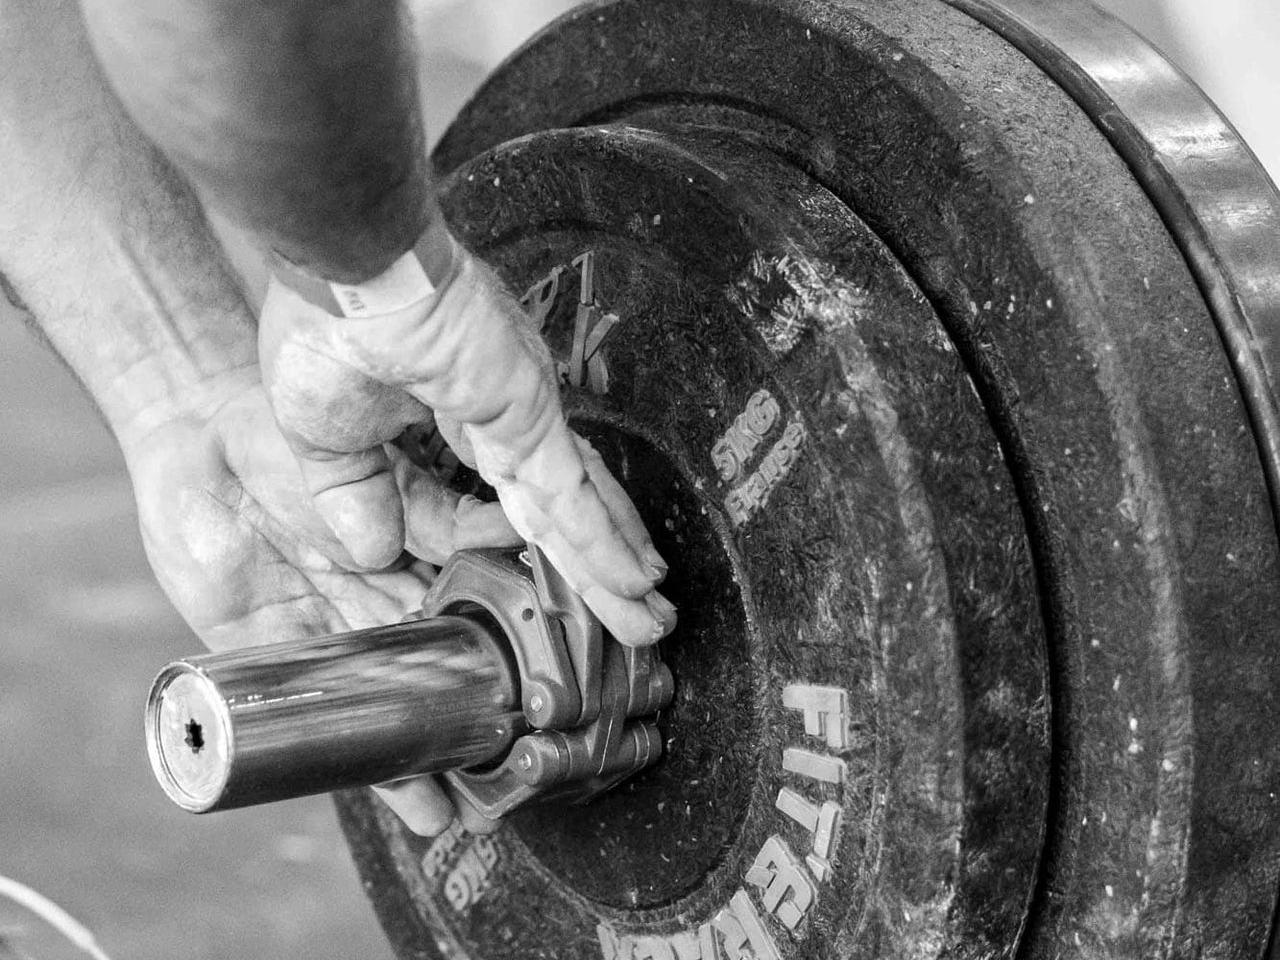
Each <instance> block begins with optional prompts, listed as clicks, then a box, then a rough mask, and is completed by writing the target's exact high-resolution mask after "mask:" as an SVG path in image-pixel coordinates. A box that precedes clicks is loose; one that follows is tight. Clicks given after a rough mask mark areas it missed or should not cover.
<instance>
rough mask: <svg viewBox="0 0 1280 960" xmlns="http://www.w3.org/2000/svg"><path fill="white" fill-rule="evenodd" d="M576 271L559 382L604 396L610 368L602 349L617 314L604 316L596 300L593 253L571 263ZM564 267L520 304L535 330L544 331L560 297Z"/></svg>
mask: <svg viewBox="0 0 1280 960" xmlns="http://www.w3.org/2000/svg"><path fill="white" fill-rule="evenodd" d="M573 266H575V267H577V268H578V278H579V279H578V301H577V307H576V311H575V313H574V320H573V342H572V344H571V346H570V349H569V357H568V359H567V360H566V359H560V358H557V359H556V371H557V374H558V376H559V377H560V380H561V381H562V382H564V383H568V384H569V385H570V386H574V387H587V388H588V389H589V390H591V392H592V393H595V394H598V395H600V396H603V395H604V394H606V393H608V392H609V367H608V364H607V363H606V362H605V355H604V350H603V347H604V345H605V341H606V340H607V339H608V338H609V335H610V334H611V333H613V331H614V329H615V328H617V326H618V324H619V323H620V322H621V321H620V320H619V318H618V315H617V314H616V313H606V312H605V311H604V309H603V308H602V307H601V306H600V304H599V303H598V302H597V299H596V281H595V269H596V259H595V252H594V251H591V250H588V251H587V252H586V253H583V254H580V255H579V256H577V257H575V258H574V259H573ZM568 269H569V268H568V267H567V266H559V267H556V268H555V269H553V270H552V271H551V272H550V273H549V274H547V276H545V277H543V278H542V279H541V280H539V281H538V282H537V283H535V284H534V285H533V286H532V287H530V288H529V289H528V290H527V291H526V292H525V295H524V296H523V297H521V298H520V303H521V304H523V305H524V308H525V310H527V311H528V313H529V316H530V318H531V319H532V321H533V326H534V329H535V330H538V331H539V332H541V331H542V330H543V329H545V327H546V325H547V321H548V320H549V319H550V317H551V311H552V310H553V309H554V308H555V305H556V301H557V300H558V298H559V296H560V292H561V290H560V288H561V281H562V280H563V279H564V275H565V273H566V272H568Z"/></svg>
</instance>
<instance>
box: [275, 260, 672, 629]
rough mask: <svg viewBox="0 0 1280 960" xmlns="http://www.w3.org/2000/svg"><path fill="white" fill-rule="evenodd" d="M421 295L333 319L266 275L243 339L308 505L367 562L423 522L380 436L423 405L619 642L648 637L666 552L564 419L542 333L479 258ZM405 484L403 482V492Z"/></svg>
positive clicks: (392, 552) (662, 603)
mask: <svg viewBox="0 0 1280 960" xmlns="http://www.w3.org/2000/svg"><path fill="white" fill-rule="evenodd" d="M462 257H463V260H462V264H461V268H460V272H459V273H458V274H457V276H456V278H455V279H454V280H453V282H452V283H451V284H450V285H449V286H448V287H446V288H445V290H444V292H443V294H442V295H441V297H440V299H439V301H438V302H437V303H435V305H434V308H433V309H428V306H427V305H424V304H415V305H412V306H409V307H406V308H404V309H401V310H397V311H394V312H391V313H386V314H383V315H381V316H378V317H374V318H367V319H337V318H334V317H332V316H330V315H329V314H328V313H326V312H325V311H324V310H322V309H320V308H318V307H315V306H313V305H311V304H310V303H308V302H307V301H305V300H303V299H302V298H301V297H299V296H298V295H297V294H296V293H294V292H293V291H292V290H291V289H289V288H288V287H286V286H284V285H283V284H280V283H278V282H274V281H273V283H272V285H271V287H270V288H269V289H268V291H267V297H266V302H265V303H264V306H263V310H262V316H261V319H260V324H259V327H260V334H259V352H260V357H261V362H262V365H263V371H264V379H265V382H266V385H267V390H268V394H269V396H270V398H271V402H272V406H273V408H274V409H275V414H276V419H277V421H278V422H279V424H280V426H281V428H282V430H283V432H284V435H285V437H286V438H287V439H288V441H289V443H290V446H292V448H293V450H294V452H295V453H296V454H297V457H298V462H299V464H300V466H301V469H302V475H303V477H304V478H305V480H306V484H307V487H308V489H309V490H310V492H311V494H312V496H313V498H314V503H315V506H316V509H317V511H318V512H319V514H320V515H321V516H322V517H324V519H325V520H326V521H327V522H328V524H329V526H330V527H331V529H332V530H333V531H334V533H335V534H336V536H337V538H338V539H339V540H340V541H341V542H342V543H343V544H344V545H345V546H346V548H347V549H348V550H349V551H350V552H351V555H352V556H353V557H355V558H356V559H357V560H358V561H359V562H360V563H362V564H364V565H366V566H368V567H371V568H376V567H380V566H382V565H385V564H386V563H389V562H390V561H391V560H393V559H394V558H395V557H397V556H398V555H399V554H400V552H401V550H403V549H404V548H405V547H406V546H407V547H408V549H409V550H410V552H412V553H419V545H420V543H421V542H422V540H423V539H425V537H426V536H427V531H426V530H425V529H424V527H423V524H422V518H421V511H420V508H419V506H418V504H417V503H416V499H415V498H416V496H417V491H415V490H412V489H410V490H408V491H406V490H405V489H404V487H403V484H398V483H397V482H396V479H397V478H396V470H395V469H394V465H393V463H392V461H391V459H390V458H389V456H388V454H387V452H386V443H387V442H388V441H389V440H391V439H393V438H394V437H396V436H398V435H399V434H400V433H401V432H402V431H403V430H404V429H405V427H407V426H409V425H410V424H412V423H414V422H416V421H419V420H422V419H424V418H425V417H426V415H427V412H428V408H430V410H432V411H434V414H435V417H436V422H437V423H438V424H439V425H440V427H441V430H442V431H443V432H444V433H445V435H446V438H447V439H448V440H449V441H450V445H451V446H453V448H454V451H455V452H456V453H457V454H458V455H459V456H460V457H462V458H463V459H464V460H467V461H468V462H470V463H472V464H473V465H474V466H475V467H476V468H477V469H478V470H479V472H480V475H481V476H482V477H483V478H484V479H485V480H486V481H487V482H488V483H490V484H491V485H492V486H493V487H494V489H495V490H496V491H497V493H498V498H499V500H500V501H501V503H502V506H503V508H504V509H505V510H506V515H507V517H508V518H509V520H510V521H511V525H512V526H513V527H514V528H515V529H516V531H517V532H518V533H519V534H520V535H521V536H522V537H523V538H524V539H526V540H529V541H532V542H534V543H536V544H537V545H538V546H539V547H541V548H542V550H543V551H544V552H545V553H546V555H547V557H548V559H550V561H551V562H552V564H554V565H555V567H556V569H557V570H559V571H560V573H561V574H562V575H563V576H564V577H565V578H566V580H567V581H568V582H569V584H570V585H571V586H572V587H573V588H574V589H575V590H577V592H578V593H580V594H581V595H582V597H583V599H584V600H585V601H586V603H587V605H588V606H589V607H590V608H591V609H592V611H593V612H594V613H595V614H596V615H597V616H598V617H599V618H600V620H601V622H602V623H603V624H604V626H605V627H606V628H607V629H608V630H609V631H610V632H611V633H612V634H613V635H614V636H615V637H616V638H617V639H619V640H621V641H622V642H623V643H628V644H633V645H638V644H647V643H653V642H655V641H657V640H658V639H659V638H661V637H662V636H664V635H665V634H666V633H668V632H670V630H671V629H672V628H673V627H674V625H675V608H674V607H672V605H671V604H670V603H669V602H668V601H667V600H666V599H665V598H664V597H662V596H661V595H660V594H658V593H657V591H656V590H655V589H654V586H655V584H657V583H658V582H660V581H661V579H662V577H663V575H664V574H665V572H666V564H665V563H664V562H663V560H662V558H661V556H660V555H659V554H658V552H657V551H656V550H655V549H654V546H653V543H652V541H651V540H650V539H649V535H648V533H647V532H646V531H645V529H644V524H643V523H642V521H641V520H640V517H639V515H638V514H637V513H636V510H635V507H634V506H633V505H632V503H631V501H630V499H629V498H628V497H627V495H626V493H625V492H624V491H623V490H622V488H621V486H620V485H619V484H618V483H617V481H616V480H615V479H614V478H613V477H612V476H611V475H610V474H609V471H608V469H607V467H605V465H604V462H603V461H602V460H601V459H600V457H599V456H598V455H597V454H596V453H595V451H594V450H592V449H591V447H590V445H589V444H587V443H586V441H584V440H583V439H582V438H580V437H578V436H576V435H575V434H574V433H573V432H572V431H571V430H570V429H569V428H568V425H567V424H566V422H565V418H564V414H563V412H562V410H561V406H560V398H559V392H558V388H557V386H556V382H555V378H554V375H553V373H552V368H551V363H550V358H549V356H548V354H547V350H546V347H545V345H544V344H543V343H542V341H541V340H540V339H539V338H538V336H537V334H536V333H535V332H534V331H533V330H532V329H531V327H530V325H529V323H528V322H527V318H526V317H525V315H524V312H523V311H522V310H521V308H520V306H519V305H518V304H517V303H516V301H515V300H514V299H513V298H512V297H511V296H510V295H509V294H507V293H506V292H505V291H504V290H503V289H502V287H501V285H500V283H499V281H498V280H497V278H496V277H494V276H493V274H492V273H491V272H490V271H488V270H487V269H486V268H485V267H483V266H482V265H481V264H480V263H479V261H477V260H476V259H475V258H473V257H471V256H470V255H468V254H466V253H463V254H462ZM406 494H407V495H406Z"/></svg>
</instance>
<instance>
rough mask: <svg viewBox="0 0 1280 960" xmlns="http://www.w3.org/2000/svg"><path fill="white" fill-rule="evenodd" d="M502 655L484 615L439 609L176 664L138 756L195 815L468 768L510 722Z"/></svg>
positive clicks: (511, 731) (159, 686) (489, 753)
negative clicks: (421, 616)
mask: <svg viewBox="0 0 1280 960" xmlns="http://www.w3.org/2000/svg"><path fill="white" fill-rule="evenodd" d="M509 657H510V654H509V648H508V646H507V644H506V640H505V638H504V637H503V636H502V634H501V632H500V631H499V629H498V628H497V626H496V625H495V624H492V623H491V622H488V621H486V620H484V619H482V618H480V617H478V616H477V617H471V616H443V617H434V618H430V619H425V620H416V621H411V622H407V623H402V624H396V625H393V626H388V627H379V628H376V629H372V630H360V631H356V632H353V633H345V634H338V635H336V636H329V637H321V638H319V639H314V640H303V641H296V642H288V643H280V644H270V645H266V646H261V647H253V648H250V649H245V650H237V651H233V652H230V653H220V654H208V655H204V656H197V657H191V658H188V659H184V660H179V661H176V662H174V663H171V664H169V665H168V666H166V667H165V668H164V669H163V670H162V671H161V672H160V674H159V676H158V677H157V678H156V680H155V682H154V684H153V685H152V688H151V694H150V697H149V698H148V702H147V710H146V728H147V729H146V742H147V751H148V754H149V756H150V759H151V765H152V768H153V770H154V772H155V774H156V778H157V779H158V780H159V781H160V784H161V786H163V787H164V790H165V792H166V793H167V794H168V795H169V797H170V798H171V799H172V800H173V801H174V802H175V803H177V804H178V805H179V806H181V807H183V808H184V809H186V810H190V811H192V812H196V813H205V812H209V811H213V810H224V809H230V808H233V807H243V806H249V805H252V804H258V803H269V802H272V801H276V800H285V799H289V798H292V797H299V796H305V795H307V794H314V793H324V792H328V791H330V790H338V789H344V788H348V787H356V786H364V785H369V784H375V783H381V782H385V781H388V780H396V779H402V778H405V777H409V776H414V775H418V774H424V773H432V772H437V771H441V770H448V769H460V768H467V767H473V766H476V765H479V764H483V763H485V762H486V761H488V760H492V759H493V758H495V757H497V756H498V755H499V754H501V753H503V752H504V751H505V750H507V749H508V748H509V747H510V745H511V742H512V740H513V739H514V737H515V735H516V733H518V732H519V729H521V728H520V722H521V721H520V715H519V713H518V710H519V681H518V677H517V673H516V671H515V668H514V665H513V664H512V663H511V662H510V659H509Z"/></svg>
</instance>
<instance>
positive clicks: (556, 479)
mask: <svg viewBox="0 0 1280 960" xmlns="http://www.w3.org/2000/svg"><path fill="white" fill-rule="evenodd" d="M484 439H485V438H484V436H483V432H482V431H473V443H474V444H475V446H476V448H477V451H478V458H479V460H480V462H484V461H485V460H486V459H487V458H488V457H489V456H490V451H488V450H486V449H483V447H482V444H483V443H484ZM497 481H498V482H497V483H496V484H495V488H496V489H497V491H498V496H499V498H500V499H501V500H502V504H503V506H504V507H505V508H506V510H507V514H508V516H509V517H510V519H511V522H512V525H513V526H514V527H515V528H516V529H517V530H518V531H520V532H521V534H522V535H524V536H525V537H527V538H528V539H530V540H532V541H533V542H534V543H536V544H537V545H538V546H539V547H541V548H542V550H543V551H544V552H545V553H546V555H547V558H548V559H549V560H550V561H551V563H552V565H554V566H555V568H556V569H557V570H558V571H559V572H560V573H561V575H562V576H564V578H565V579H566V581H568V583H569V585H570V586H571V587H572V588H573V589H575V590H576V591H577V592H578V593H580V594H581V595H582V598H583V600H584V601H586V603H587V606H588V607H590V608H591V610H592V612H593V613H595V615H596V616H597V617H599V618H600V622H601V623H602V624H603V625H604V626H605V628H606V629H607V630H608V631H609V632H610V633H611V634H613V636H614V637H615V638H617V639H618V640H619V641H621V642H622V643H626V644H630V645H635V646H638V645H643V644H649V643H655V642H657V641H658V640H659V639H661V638H662V637H663V636H665V635H666V634H668V633H670V632H671V630H672V629H674V627H675V621H676V614H675V608H674V607H673V606H672V605H671V603H670V602H669V601H668V600H667V599H666V598H665V597H663V596H661V595H660V594H658V593H657V592H656V591H654V589H653V588H654V585H655V584H656V583H657V582H659V581H660V580H661V578H662V577H663V576H664V575H665V573H666V570H667V565H666V563H665V562H664V561H663V559H662V557H661V556H660V555H659V554H658V552H657V550H656V549H654V547H653V544H652V541H650V539H649V535H648V533H647V532H645V529H644V524H643V523H642V521H641V520H640V516H639V514H638V513H637V512H636V509H635V506H634V505H633V504H632V503H631V501H630V498H629V497H627V495H626V492H625V491H624V490H623V489H622V487H621V485H620V484H618V482H617V480H615V479H614V478H613V477H612V475H611V474H610V473H609V471H608V468H607V467H606V466H605V464H604V461H603V460H602V459H601V458H600V457H599V455H598V454H597V453H596V451H595V450H594V449H592V448H591V446H590V445H589V444H587V443H586V441H584V440H581V438H577V437H575V436H574V435H573V434H572V433H571V432H570V431H569V429H568V427H567V426H562V427H561V428H560V429H559V430H557V431H553V432H552V433H550V434H549V435H548V437H547V440H546V441H545V442H544V443H543V444H541V445H539V447H538V449H537V450H536V451H535V453H534V455H533V456H532V457H530V458H528V459H527V460H526V461H524V462H523V463H521V464H520V465H519V466H518V467H517V469H516V473H515V476H514V478H506V479H505V480H504V479H503V478H497ZM597 481H598V483H597Z"/></svg>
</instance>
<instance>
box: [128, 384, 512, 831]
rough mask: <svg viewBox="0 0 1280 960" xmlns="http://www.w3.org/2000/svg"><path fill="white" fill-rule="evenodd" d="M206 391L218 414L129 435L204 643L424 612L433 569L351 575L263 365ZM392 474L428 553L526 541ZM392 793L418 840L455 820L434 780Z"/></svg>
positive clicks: (490, 515) (190, 618)
mask: <svg viewBox="0 0 1280 960" xmlns="http://www.w3.org/2000/svg"><path fill="white" fill-rule="evenodd" d="M207 395H208V403H207V405H206V408H205V409H206V410H207V412H205V413H197V412H192V411H187V412H185V413H184V414H183V415H181V416H179V417H176V418H175V419H173V420H171V421H168V422H165V423H161V424H159V425H157V426H155V427H153V428H151V429H149V430H148V431H147V432H146V433H144V434H141V435H134V434H131V433H128V432H126V433H124V434H122V436H121V441H122V447H123V449H124V451H125V457H126V460H127V462H128V465H129V471H130V474H131V475H132V479H133V484H134V490H135V495H136V498H137V502H138V514H139V518H140V522H141V527H142V537H143V543H144V545H145V546H146V550H147V555H148V558H149V559H150V561H151V565H152V567H153V568H154V569H155V573H156V576H157V578H158V579H159V580H160V583H161V585H162V586H163V587H164V588H165V591H166V592H167V593H168V594H169V597H170V598H171V599H172V600H173V602H174V604H175V606H177V608H178V610H179V612H180V613H181V614H182V615H183V616H184V617H185V618H186V620H187V622H188V623H190V624H191V626H192V628H193V629H194V630H195V631H196V633H197V634H199V636H200V638H201V639H202V640H203V641H204V642H205V643H206V644H207V645H208V646H209V647H211V648H212V649H215V650H217V649H227V648H232V647H241V646H245V645H248V644H256V643H266V642H275V641H282V640H293V639H299V638H304V637H311V636H317V635H321V634H326V633H338V632H342V631H346V630H354V629H360V628H363V627H372V626H380V625H382V624H386V623H394V622H396V621H398V620H400V619H402V618H403V617H404V616H405V614H406V613H409V612H410V611H413V610H416V609H418V608H419V607H420V606H421V604H422V598H423V595H424V594H425V593H426V590H427V587H428V586H429V585H430V583H431V581H432V579H433V575H434V571H433V569H432V568H431V567H430V566H429V565H428V564H426V563H423V562H406V560H407V558H405V559H401V558H396V559H397V561H398V562H397V563H395V564H392V565H390V566H389V568H388V569H385V570H377V571H372V570H355V569H352V568H353V567H354V566H356V565H355V564H354V563H353V562H352V561H351V559H350V557H349V556H348V554H347V552H346V550H345V549H344V548H343V546H342V545H341V544H340V543H339V542H338V541H337V539H336V538H335V537H334V536H333V534H332V533H331V532H330V531H329V528H328V526H327V525H326V524H325V523H324V521H323V520H321V519H320V517H319V516H318V515H317V514H316V513H315V511H314V509H312V507H311V501H310V497H309V496H308V495H307V492H306V489H305V487H304V486H303V482H302V476H301V474H300V472H299V470H298V466H297V463H296V461H295V460H294V457H293V454H292V453H291V452H290V450H289V448H288V446H287V445H286V444H285V442H284V439H283V437H281V435H280V432H279V430H278V428H277V427H276V424H275V421H274V418H273V416H272V413H271V409H270V407H269V405H268V404H267V399H266V394H265V393H264V392H263V390H262V387H261V384H260V383H259V378H258V371H257V368H256V367H249V368H246V369H241V370H238V371H235V372H233V373H230V374H227V375H226V376H225V377H223V378H222V380H221V382H220V383H219V384H218V385H217V386H216V387H211V388H209V389H208V391H207ZM393 473H394V475H395V476H396V477H397V478H398V481H399V483H400V484H401V485H402V486H403V488H404V490H405V492H406V497H407V498H411V499H412V501H413V503H414V504H415V510H417V511H418V513H417V515H416V517H417V519H418V520H420V526H421V527H422V528H423V529H424V530H426V531H427V532H428V535H429V543H428V544H427V546H426V549H425V552H427V553H431V554H433V555H438V556H443V555H447V554H449V553H451V552H453V550H454V549H460V548H463V547H468V546H503V545H510V544H515V543H518V542H519V538H518V537H517V536H516V534H515V533H514V531H512V530H511V528H510V527H509V526H508V525H507V523H506V521H505V520H504V519H503V517H502V513H501V510H500V508H498V507H497V506H496V505H480V504H478V503H476V502H475V501H470V502H468V501H469V498H465V497H464V498H459V497H458V496H457V495H456V494H453V493H450V492H448V491H445V490H442V489H440V488H438V487H436V486H434V485H433V483H432V481H431V478H430V477H428V476H427V475H425V474H423V473H421V472H420V471H418V470H416V469H415V468H413V467H412V466H410V465H408V464H407V463H401V462H399V461H397V462H396V463H395V464H394V466H393ZM379 792H380V793H381V794H382V795H383V797H384V799H385V800H386V801H387V802H388V804H389V805H390V806H391V807H392V809H393V810H395V812H396V813H397V814H398V815H399V816H400V817H401V819H403V820H404V821H405V823H406V824H407V825H408V826H409V827H410V829H412V830H415V831H416V832H419V833H422V834H425V835H434V834H437V833H439V832H441V831H442V830H444V829H445V828H446V827H447V826H448V825H449V823H450V822H451V821H452V820H453V817H454V809H453V804H452V803H451V801H450V800H449V799H448V797H447V796H446V795H445V793H444V792H443V790H442V789H441V788H440V786H439V785H438V783H437V782H436V780H435V778H434V777H420V778H416V779H413V780H406V781H402V782H400V783H397V784H395V785H394V786H391V787H389V788H386V789H383V790H380V791H379ZM464 823H466V825H467V826H468V828H471V829H479V828H480V827H481V826H482V824H480V823H473V822H471V821H470V820H467V819H465V818H464Z"/></svg>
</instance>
